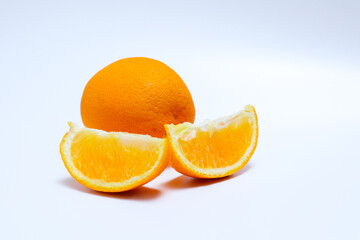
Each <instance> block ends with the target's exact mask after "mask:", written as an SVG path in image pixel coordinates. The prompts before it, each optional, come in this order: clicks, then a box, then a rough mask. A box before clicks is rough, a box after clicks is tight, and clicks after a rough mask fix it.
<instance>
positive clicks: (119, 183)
mask: <svg viewBox="0 0 360 240" xmlns="http://www.w3.org/2000/svg"><path fill="white" fill-rule="evenodd" d="M69 126H70V131H69V132H68V133H66V134H65V136H64V138H63V140H62V142H61V144H60V153H61V157H62V159H63V161H64V164H65V167H66V168H67V170H68V171H69V173H70V174H71V176H73V177H74V178H75V179H76V180H77V181H78V182H79V183H81V184H83V185H84V186H86V187H88V188H91V189H94V190H97V191H102V192H122V191H126V190H130V189H133V188H135V187H138V186H141V185H143V184H145V183H147V182H149V181H151V180H152V179H154V178H155V177H157V176H158V175H159V174H160V173H161V172H162V171H163V170H164V169H165V168H166V166H167V165H168V153H169V151H168V143H167V141H166V140H165V139H161V138H155V137H151V136H148V135H140V134H131V133H124V132H105V131H101V130H95V129H90V128H80V127H78V126H76V125H75V124H73V123H69Z"/></svg>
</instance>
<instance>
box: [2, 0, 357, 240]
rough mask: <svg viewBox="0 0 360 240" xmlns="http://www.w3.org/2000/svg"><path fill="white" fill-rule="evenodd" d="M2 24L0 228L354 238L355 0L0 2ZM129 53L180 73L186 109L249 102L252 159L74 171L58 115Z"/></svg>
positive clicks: (71, 110)
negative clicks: (127, 178)
mask: <svg viewBox="0 0 360 240" xmlns="http://www.w3.org/2000/svg"><path fill="white" fill-rule="evenodd" d="M130 2H131V3H130ZM0 34H1V35H0V70H1V71H0V74H1V75H0V83H1V84H0V107H1V114H0V115H1V118H0V126H1V134H0V144H1V145H0V146H1V147H0V148H1V152H0V154H1V155H0V159H1V174H0V184H1V185H0V187H1V192H0V238H1V239H76V238H77V239H228V238H229V239H277V240H279V239H347V240H348V239H360V232H359V225H360V217H359V216H360V207H359V202H360V194H359V190H360V189H359V188H360V177H359V176H360V174H359V170H360V169H359V167H360V163H359V162H360V153H359V146H360V144H359V143H360V142H359V134H360V127H359V122H360V111H359V102H360V97H359V91H360V2H359V1H340V0H339V1H327V0H326V1H325V0H323V1H310V0H308V1H307V0H306V1H285V0H284V1H280V0H275V1H256V0H255V1H43V2H39V1H23V2H21V1H7V2H5V1H1V3H0ZM133 56H145V57H150V58H155V59H158V60H160V61H163V62H164V63H166V64H167V65H169V66H170V67H171V68H173V69H174V70H175V71H177V72H178V74H179V75H180V76H181V77H182V78H183V80H184V81H185V82H186V84H187V85H188V87H189V89H190V91H191V93H192V96H193V98H194V102H195V106H196V114H197V115H196V122H201V121H202V120H204V119H207V118H208V119H213V118H217V117H220V116H223V115H227V114H231V113H233V112H235V111H238V110H239V109H241V108H242V107H243V106H244V105H246V104H248V103H250V104H253V105H254V106H255V108H256V110H257V113H258V117H259V127H260V136H259V144H258V148H257V150H256V152H255V154H254V156H253V157H252V159H251V161H250V163H249V164H248V165H247V166H246V167H245V168H244V169H242V170H241V171H240V172H239V173H237V174H235V175H233V176H232V177H230V178H227V179H221V180H210V181H204V180H194V179H191V178H188V177H184V176H181V175H180V174H178V173H176V172H175V171H174V170H172V169H170V168H169V169H166V170H165V172H164V173H162V174H161V175H160V177H158V178H157V179H156V180H154V181H153V182H150V183H148V184H147V185H145V186H144V187H141V188H139V189H138V190H135V191H131V192H127V193H120V194H104V193H96V192H94V191H91V190H88V189H86V188H85V187H83V186H82V185H80V184H78V183H77V182H76V181H75V180H73V179H72V178H71V177H70V175H69V174H68V172H67V171H66V169H65V167H64V166H63V163H62V160H61V158H60V154H59V143H60V140H61V138H62V136H63V135H64V134H65V132H66V131H67V130H68V127H67V124H66V122H67V121H73V122H75V123H78V124H81V118H80V99H81V95H82V91H83V89H84V86H85V84H86V83H87V81H88V80H89V79H90V78H91V77H92V76H93V75H94V74H95V73H96V72H97V71H98V70H100V69H101V68H103V67H105V66H106V65H108V64H110V63H112V62H114V61H116V60H118V59H121V58H125V57H133Z"/></svg>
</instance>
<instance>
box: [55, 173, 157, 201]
mask: <svg viewBox="0 0 360 240" xmlns="http://www.w3.org/2000/svg"><path fill="white" fill-rule="evenodd" d="M59 183H60V184H61V185H63V186H65V187H68V188H71V189H73V190H76V191H79V192H83V193H86V194H92V195H96V196H100V197H107V198H117V199H125V200H134V201H148V200H154V199H156V198H158V197H160V195H161V191H159V190H157V189H154V188H148V187H143V186H142V187H138V188H136V189H133V190H130V191H126V192H120V193H105V192H97V191H94V190H91V189H89V188H87V187H85V186H83V185H81V184H80V183H78V182H77V181H76V180H75V179H73V178H71V177H68V178H65V179H62V180H60V181H59Z"/></svg>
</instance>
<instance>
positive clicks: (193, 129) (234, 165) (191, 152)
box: [165, 105, 258, 178]
mask: <svg viewBox="0 0 360 240" xmlns="http://www.w3.org/2000/svg"><path fill="white" fill-rule="evenodd" d="M165 129H166V133H167V137H168V139H169V141H170V144H171V151H172V158H171V160H170V165H171V166H172V167H173V168H175V170H177V171H178V172H180V173H183V174H185V175H188V176H191V177H198V178H218V177H224V176H228V175H231V174H233V173H235V172H236V171H238V170H239V169H241V168H242V167H244V166H245V164H246V163H247V162H248V161H249V160H250V157H251V156H252V154H253V152H254V151H255V148H256V144H257V138H258V122H257V116H256V112H255V109H254V107H253V106H250V105H248V106H246V107H245V109H244V110H242V111H240V112H238V113H236V114H234V115H231V116H228V117H224V118H220V119H217V120H214V121H211V122H207V123H204V124H202V125H200V126H196V125H193V124H191V123H183V124H179V125H173V124H170V125H166V126H165Z"/></svg>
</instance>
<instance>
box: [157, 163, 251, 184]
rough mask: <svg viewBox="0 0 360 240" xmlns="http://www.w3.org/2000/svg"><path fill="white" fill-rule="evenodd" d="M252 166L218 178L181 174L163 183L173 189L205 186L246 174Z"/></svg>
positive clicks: (248, 165) (246, 166)
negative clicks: (193, 176)
mask: <svg viewBox="0 0 360 240" xmlns="http://www.w3.org/2000/svg"><path fill="white" fill-rule="evenodd" d="M250 168H251V165H250V164H247V165H245V167H243V168H242V169H240V170H239V171H238V172H236V173H234V174H233V175H231V176H228V177H223V178H216V179H198V178H192V177H187V176H183V175H181V176H179V177H176V178H174V179H172V180H170V181H168V182H165V183H164V184H163V186H164V187H166V188H171V189H185V188H197V187H205V186H208V185H212V184H217V183H221V182H223V181H226V180H229V179H232V178H236V177H238V176H240V175H242V174H244V173H245V172H246V171H248V170H249V169H250Z"/></svg>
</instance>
